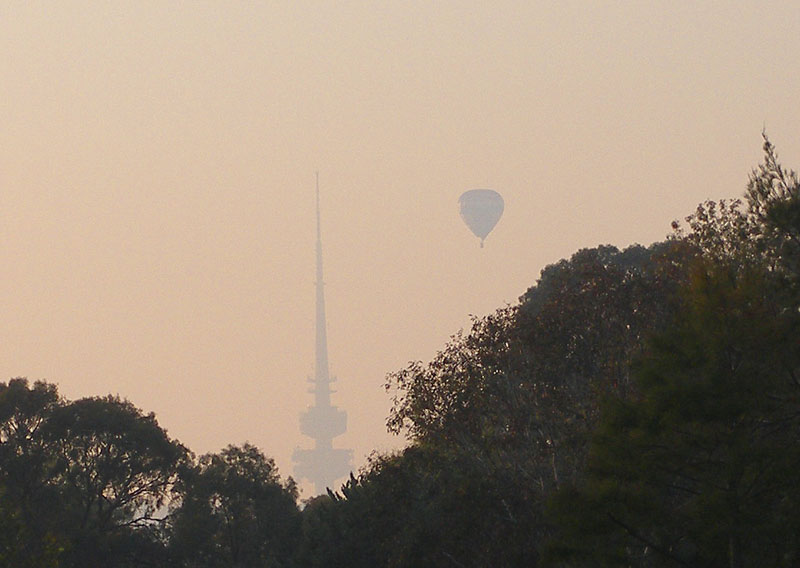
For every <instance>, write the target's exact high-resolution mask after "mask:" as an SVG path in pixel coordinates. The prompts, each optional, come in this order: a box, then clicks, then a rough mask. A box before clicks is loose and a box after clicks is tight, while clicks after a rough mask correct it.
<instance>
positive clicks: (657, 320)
mask: <svg viewBox="0 0 800 568" xmlns="http://www.w3.org/2000/svg"><path fill="white" fill-rule="evenodd" d="M764 150H765V160H764V163H763V164H762V165H760V166H759V168H758V169H756V170H754V171H753V172H752V174H751V176H750V180H749V183H748V188H747V193H746V195H745V199H744V200H743V201H741V202H740V201H733V202H722V203H711V202H709V203H705V204H702V205H701V206H699V207H698V209H697V211H696V212H695V213H694V214H693V215H691V216H690V217H688V218H687V222H688V224H687V226H686V227H685V228H682V227H680V226H679V225H678V224H677V223H676V224H675V232H674V234H673V235H672V236H671V237H670V238H669V239H667V240H666V241H665V242H662V243H658V244H655V245H652V246H650V247H642V246H633V247H630V248H627V249H625V250H618V249H617V248H615V247H611V246H601V247H597V248H594V249H585V250H581V251H579V252H577V253H576V254H574V255H573V256H572V257H571V258H570V259H568V260H562V261H560V262H558V263H556V264H554V265H551V266H548V267H547V268H545V269H544V270H543V271H542V273H541V276H540V278H539V280H538V281H537V283H536V285H535V286H533V287H531V288H530V289H529V290H528V291H527V292H526V293H525V294H524V295H523V296H522V297H521V298H520V301H519V303H518V304H516V305H514V306H508V307H505V308H502V309H500V310H498V311H497V312H495V313H493V314H491V315H489V316H487V317H485V318H482V319H476V320H475V321H474V322H473V325H472V327H471V329H470V330H468V331H467V332H464V333H459V334H457V335H456V336H454V337H453V338H452V340H451V341H450V342H449V343H448V344H447V345H446V346H445V348H444V349H443V350H442V351H441V352H440V353H439V354H438V355H437V356H436V357H435V358H434V359H433V360H432V361H430V362H428V363H422V362H413V363H410V364H409V365H408V366H407V367H406V368H404V369H401V370H399V371H397V372H394V373H391V374H390V375H389V376H388V377H387V383H386V388H387V391H388V393H389V395H390V397H391V399H392V402H393V405H392V409H391V412H390V415H389V417H388V420H387V426H388V428H389V429H390V430H391V431H392V432H395V433H397V434H400V435H404V436H406V437H407V439H408V446H407V448H406V449H405V450H403V451H401V452H397V453H395V454H392V455H376V456H374V457H373V458H372V459H371V461H370V463H369V464H368V465H367V467H365V468H364V469H363V470H362V471H361V472H360V473H359V474H358V475H353V476H351V478H350V480H349V481H348V482H347V483H345V484H344V485H343V486H342V487H341V488H339V489H338V490H335V491H329V492H328V494H327V495H323V496H318V497H316V498H314V499H312V500H310V501H309V502H307V503H304V504H303V506H302V507H300V506H299V505H298V502H297V498H298V493H297V488H296V486H295V484H294V482H293V481H292V480H291V478H288V479H286V480H282V479H281V478H280V477H279V475H278V473H277V470H276V468H275V464H274V462H273V461H272V460H271V459H269V458H268V457H266V456H265V455H264V454H263V453H261V451H259V450H258V449H257V448H255V447H253V446H250V445H247V444H245V445H244V446H241V447H234V446H229V447H228V448H226V449H224V450H223V451H221V452H219V453H216V454H208V455H205V456H202V457H200V458H195V456H193V455H192V454H191V452H189V451H188V450H187V449H186V448H185V447H183V446H182V445H181V444H180V443H178V442H177V441H175V440H172V439H170V438H169V437H168V436H167V435H166V433H165V432H164V430H163V429H161V428H160V427H159V425H158V423H157V422H156V419H155V417H154V416H153V415H152V414H150V415H146V414H144V413H142V412H141V411H140V410H139V409H137V408H135V407H134V406H133V405H131V404H130V403H129V402H127V401H124V400H120V399H119V398H115V397H105V398H88V399H81V400H78V401H74V402H70V401H67V400H64V399H63V398H62V397H60V396H59V395H58V393H57V390H56V387H55V386H54V385H51V384H48V383H43V382H36V383H33V384H32V385H31V384H29V383H28V382H27V381H25V380H23V379H12V380H11V381H9V382H8V383H0V566H30V567H45V566H65V567H72V566H185V567H217V566H220V567H221V566H242V567H244V566H247V567H257V566H258V567H261V566H309V567H314V566H325V567H336V566H348V567H358V566H364V567H367V566H369V567H374V566H391V567H405V566H408V567H412V566H453V567H458V566H461V567H466V566H469V567H473V566H475V567H477V566H544V565H549V566H642V567H650V566H731V567H743V566H794V565H797V564H798V563H800V537H798V536H797V535H800V512H798V511H800V439H799V438H800V183H798V179H797V176H796V175H795V174H794V172H790V171H786V170H784V169H783V168H782V167H781V166H780V164H779V163H778V161H777V159H776V156H775V152H774V149H773V147H772V145H771V144H770V143H769V141H767V140H765V145H764Z"/></svg>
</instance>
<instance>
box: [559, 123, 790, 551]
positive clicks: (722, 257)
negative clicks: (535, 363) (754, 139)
mask: <svg viewBox="0 0 800 568" xmlns="http://www.w3.org/2000/svg"><path fill="white" fill-rule="evenodd" d="M764 150H765V162H764V164H763V165H762V166H760V167H759V168H758V169H757V170H754V172H753V173H752V174H751V178H750V182H749V184H748V193H747V209H745V210H742V209H741V204H740V203H734V204H733V205H730V206H728V205H724V204H723V205H722V206H720V207H719V208H717V207H716V206H714V205H713V204H705V205H704V206H701V207H700V208H699V209H698V212H697V213H695V215H693V216H691V217H689V218H688V221H689V223H690V227H691V230H692V232H691V233H690V234H688V235H684V238H686V239H687V240H688V241H690V242H692V243H694V245H695V246H696V247H698V249H699V250H700V251H701V253H702V258H701V259H700V260H698V261H697V262H696V265H695V268H694V270H693V277H692V279H691V282H690V284H689V285H688V286H687V288H686V292H685V301H684V303H683V306H682V308H681V310H680V311H679V313H678V315H677V317H676V319H675V321H674V322H673V323H672V325H671V326H670V327H668V328H667V329H665V330H664V331H662V332H661V333H660V334H658V335H657V336H656V337H655V338H654V340H653V341H652V343H651V344H650V347H649V349H648V351H647V353H646V354H645V356H644V357H643V358H642V359H641V360H640V362H639V363H638V365H637V367H636V369H637V372H636V374H637V379H638V385H639V396H637V397H634V398H628V399H625V398H621V397H613V398H610V399H609V400H608V401H607V403H606V404H605V407H604V409H603V413H602V419H601V421H600V423H599V425H598V428H597V430H596V431H595V434H594V438H593V442H592V446H591V455H590V459H589V465H588V469H587V474H586V478H585V480H583V482H582V483H578V484H576V485H575V486H572V487H565V488H562V490H561V491H560V492H559V493H558V494H557V496H556V498H555V499H554V500H553V504H552V518H553V519H554V520H555V521H556V523H557V525H558V526H559V529H560V537H559V539H557V540H556V541H554V542H553V543H552V544H551V546H550V548H549V556H550V559H551V560H552V561H553V563H555V564H563V565H580V566H593V565H597V566H601V565H636V566H661V565H664V566H678V565H682V566H718V565H728V566H731V567H741V566H794V565H797V563H798V561H800V540H798V538H797V534H800V533H799V532H798V529H800V515H798V513H797V511H798V510H799V506H800V490H798V487H800V444H798V442H800V349H798V347H800V313H798V309H797V307H798V302H797V300H798V296H797V288H796V277H797V270H796V267H797V263H798V260H799V259H800V255H799V254H798V253H799V252H800V249H799V248H798V247H796V235H797V231H798V227H799V226H800V225H799V224H798V217H797V210H798V197H797V195H798V183H797V177H796V176H795V175H794V174H793V173H786V172H784V170H783V169H782V168H781V167H780V165H779V164H778V163H777V161H776V159H775V154H774V149H773V147H772V145H771V144H770V143H769V141H768V140H766V138H765V145H764Z"/></svg>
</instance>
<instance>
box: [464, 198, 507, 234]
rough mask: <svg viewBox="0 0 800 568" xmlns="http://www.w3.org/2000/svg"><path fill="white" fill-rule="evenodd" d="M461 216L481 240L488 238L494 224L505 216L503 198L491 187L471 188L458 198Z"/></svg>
mask: <svg viewBox="0 0 800 568" xmlns="http://www.w3.org/2000/svg"><path fill="white" fill-rule="evenodd" d="M458 204H459V206H460V208H461V218H462V219H463V220H464V223H466V224H467V227H469V230H470V231H472V232H473V233H474V234H475V236H476V237H478V238H479V239H480V240H481V248H483V241H484V239H486V235H488V234H489V233H490V232H491V231H492V229H494V226H495V225H497V222H498V221H499V220H500V217H502V216H503V206H504V205H503V198H502V197H501V196H500V194H499V193H497V192H496V191H494V190H491V189H470V190H469V191H465V192H464V193H462V194H461V197H459V198H458Z"/></svg>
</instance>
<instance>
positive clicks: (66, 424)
mask: <svg viewBox="0 0 800 568" xmlns="http://www.w3.org/2000/svg"><path fill="white" fill-rule="evenodd" d="M42 436H43V438H44V440H45V441H46V443H47V444H48V446H49V447H50V448H52V453H53V456H54V458H55V461H54V463H53V465H52V468H51V475H52V476H53V479H54V480H55V481H56V482H57V483H58V484H59V487H60V491H61V500H62V504H63V507H64V511H63V512H64V514H65V515H66V518H65V519H64V521H65V522H67V525H66V526H68V527H70V533H71V540H72V549H71V552H70V556H71V558H72V561H73V563H74V564H76V565H82V566H86V565H92V564H93V563H97V562H103V561H108V559H109V558H113V557H114V554H116V552H117V551H118V552H120V553H122V551H123V550H124V549H125V548H126V547H127V544H128V543H127V542H126V541H127V540H129V537H131V535H132V532H131V531H132V529H139V528H141V529H142V534H144V533H145V532H149V530H148V528H149V527H150V525H152V524H154V523H159V522H160V519H159V518H158V517H157V513H158V511H159V509H161V508H162V507H164V506H165V504H166V503H167V502H168V500H169V499H170V498H171V496H172V492H173V487H174V484H175V482H176V481H177V476H178V471H179V469H180V467H181V466H182V465H184V464H185V462H186V459H187V457H188V451H187V450H186V448H184V447H183V446H182V445H181V444H179V443H178V442H175V441H174V440H171V439H170V438H169V437H168V436H167V433H166V432H165V431H164V430H163V429H162V428H161V427H160V426H159V425H158V422H157V421H156V418H155V415H154V414H152V413H150V414H147V415H145V414H144V413H142V411H141V410H139V409H138V408H136V407H135V406H134V405H133V404H131V403H130V402H128V401H126V400H122V399H120V398H119V397H114V396H106V397H91V398H83V399H80V400H77V401H74V402H71V403H67V404H63V405H60V406H57V407H56V408H54V409H53V411H52V412H51V414H50V416H49V417H48V420H47V422H46V423H45V424H44V425H43V431H42ZM138 536H141V534H139V535H138ZM102 559H105V560H102ZM118 562H122V560H121V559H120V560H118Z"/></svg>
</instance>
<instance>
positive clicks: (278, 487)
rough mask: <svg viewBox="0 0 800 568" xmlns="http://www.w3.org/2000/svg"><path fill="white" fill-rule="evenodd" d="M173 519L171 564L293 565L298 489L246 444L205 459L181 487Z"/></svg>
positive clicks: (258, 452) (204, 565) (203, 458)
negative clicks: (173, 562) (282, 477)
mask: <svg viewBox="0 0 800 568" xmlns="http://www.w3.org/2000/svg"><path fill="white" fill-rule="evenodd" d="M181 491H182V499H181V504H180V507H179V508H178V509H177V510H176V511H175V512H174V514H173V516H172V520H171V525H172V526H171V533H172V539H171V548H172V554H173V557H174V559H175V563H176V564H179V565H183V566H192V567H217V566H219V567H223V566H224V567H229V566H234V567H239V566H242V567H244V566H248V567H249V566H267V567H272V566H274V567H279V566H291V565H292V560H293V556H294V554H295V551H296V544H297V542H298V540H299V538H300V513H299V511H298V509H297V504H296V501H297V495H298V492H297V487H296V485H295V483H294V481H293V480H292V479H291V478H289V479H288V480H287V481H285V482H284V481H281V478H280V476H279V475H278V470H277V468H276V467H275V462H274V461H273V460H272V459H271V458H267V457H266V456H265V455H264V454H263V453H262V452H261V451H260V450H259V449H258V448H256V447H255V446H252V445H250V444H244V445H243V446H241V447H238V446H228V447H227V448H225V449H224V450H222V452H220V453H218V454H206V455H204V456H202V457H201V458H200V460H199V464H198V465H197V467H196V468H194V469H192V470H190V471H188V472H186V475H185V476H184V479H183V480H182V483H181Z"/></svg>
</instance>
